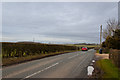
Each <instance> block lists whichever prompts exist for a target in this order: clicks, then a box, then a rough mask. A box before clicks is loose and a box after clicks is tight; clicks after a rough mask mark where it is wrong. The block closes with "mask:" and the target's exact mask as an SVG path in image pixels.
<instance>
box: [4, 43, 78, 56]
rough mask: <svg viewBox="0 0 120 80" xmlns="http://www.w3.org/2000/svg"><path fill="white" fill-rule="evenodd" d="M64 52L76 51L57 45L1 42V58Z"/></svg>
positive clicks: (72, 48) (70, 47)
mask: <svg viewBox="0 0 120 80" xmlns="http://www.w3.org/2000/svg"><path fill="white" fill-rule="evenodd" d="M66 50H78V48H77V47H75V46H66V45H57V44H41V43H27V42H25V43H9V42H2V56H3V58H8V57H23V56H28V55H35V54H48V53H51V52H59V51H66Z"/></svg>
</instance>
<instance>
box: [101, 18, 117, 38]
mask: <svg viewBox="0 0 120 80" xmlns="http://www.w3.org/2000/svg"><path fill="white" fill-rule="evenodd" d="M116 29H118V22H117V21H116V20H115V19H109V20H108V21H107V28H106V29H103V38H104V39H106V38H107V37H108V36H110V37H111V36H113V34H114V32H115V30H116Z"/></svg>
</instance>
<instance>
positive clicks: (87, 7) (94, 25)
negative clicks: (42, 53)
mask: <svg viewBox="0 0 120 80" xmlns="http://www.w3.org/2000/svg"><path fill="white" fill-rule="evenodd" d="M117 18H118V3H117V2H4V3H2V41H7V42H17V41H33V40H34V41H35V42H41V43H55V44H59V43H60V44H71V43H99V32H100V29H99V28H100V25H103V28H106V22H107V20H108V19H116V20H117Z"/></svg>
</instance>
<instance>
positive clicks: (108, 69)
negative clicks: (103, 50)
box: [96, 59, 120, 80]
mask: <svg viewBox="0 0 120 80" xmlns="http://www.w3.org/2000/svg"><path fill="white" fill-rule="evenodd" d="M96 65H97V67H99V68H100V69H101V70H102V71H103V72H104V73H103V75H102V77H101V78H102V79H106V78H109V79H117V80H120V71H119V69H118V68H117V67H116V66H115V65H114V64H112V62H111V60H109V59H102V60H99V61H97V62H96Z"/></svg>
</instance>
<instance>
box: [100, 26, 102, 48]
mask: <svg viewBox="0 0 120 80" xmlns="http://www.w3.org/2000/svg"><path fill="white" fill-rule="evenodd" d="M101 47H102V25H101V26H100V48H101Z"/></svg>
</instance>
